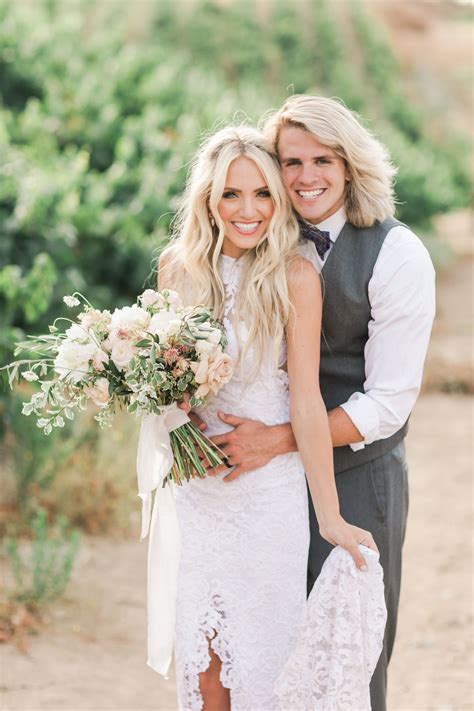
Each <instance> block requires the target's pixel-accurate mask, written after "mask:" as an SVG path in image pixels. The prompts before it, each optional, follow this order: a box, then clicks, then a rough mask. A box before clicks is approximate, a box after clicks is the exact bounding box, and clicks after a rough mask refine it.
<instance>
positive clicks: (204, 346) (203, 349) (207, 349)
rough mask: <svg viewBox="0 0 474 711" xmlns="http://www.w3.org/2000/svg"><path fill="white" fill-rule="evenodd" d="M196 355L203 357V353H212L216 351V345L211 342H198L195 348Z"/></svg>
mask: <svg viewBox="0 0 474 711" xmlns="http://www.w3.org/2000/svg"><path fill="white" fill-rule="evenodd" d="M194 348H195V350H196V353H198V354H199V355H202V354H203V353H212V352H213V351H215V350H216V344H214V343H209V341H196V345H195V346H194Z"/></svg>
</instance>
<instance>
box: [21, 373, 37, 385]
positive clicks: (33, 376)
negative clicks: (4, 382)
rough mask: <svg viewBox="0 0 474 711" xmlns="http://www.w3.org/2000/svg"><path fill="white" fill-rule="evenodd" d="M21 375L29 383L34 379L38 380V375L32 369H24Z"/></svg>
mask: <svg viewBox="0 0 474 711" xmlns="http://www.w3.org/2000/svg"><path fill="white" fill-rule="evenodd" d="M22 376H23V377H24V378H25V380H27V381H28V382H29V383H32V382H33V381H34V380H38V376H37V375H36V373H34V372H33V371H32V370H25V372H24V373H22Z"/></svg>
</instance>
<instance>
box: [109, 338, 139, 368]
mask: <svg viewBox="0 0 474 711" xmlns="http://www.w3.org/2000/svg"><path fill="white" fill-rule="evenodd" d="M134 354H135V349H134V347H133V346H132V344H131V343H130V341H116V342H115V343H114V345H113V347H112V352H111V354H110V357H111V359H112V360H113V362H114V363H115V365H116V366H117V368H118V369H119V370H124V369H125V368H127V366H128V365H129V363H130V361H131V360H132V358H133V356H134Z"/></svg>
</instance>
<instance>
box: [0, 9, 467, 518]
mask: <svg viewBox="0 0 474 711" xmlns="http://www.w3.org/2000/svg"><path fill="white" fill-rule="evenodd" d="M344 8H347V4H345V3H336V2H332V1H331V0H299V2H288V0H272V1H271V2H268V1H266V0H260V1H259V2H253V1H252V0H236V1H235V2H230V3H229V2H226V3H223V2H221V1H220V0H195V1H194V2H187V0H160V2H154V0H141V1H140V2H129V0H99V1H98V2H95V3H92V2H90V1H89V0H68V1H67V2H60V1H59V0H32V1H31V2H16V3H13V2H9V0H0V91H1V102H0V156H1V162H2V170H1V171H0V313H2V316H1V320H0V364H3V363H5V362H8V361H9V360H11V354H12V350H13V343H14V342H15V341H18V340H22V339H23V338H24V334H25V332H45V331H46V328H47V324H48V323H51V322H52V320H53V319H54V318H55V317H57V316H61V315H65V314H66V307H65V306H64V304H63V303H62V296H63V295H64V294H67V293H72V292H74V291H80V292H82V293H84V294H86V295H87V297H88V298H89V299H91V300H92V301H93V302H94V304H96V305H97V307H98V308H99V309H102V308H114V307H115V306H122V305H123V304H125V303H131V302H133V301H134V300H135V298H136V295H137V294H138V293H139V292H140V291H141V290H142V289H143V288H144V287H145V286H149V285H152V284H153V282H154V279H155V276H154V274H153V271H152V259H153V256H154V253H155V250H156V248H157V247H159V246H160V245H161V246H162V245H163V244H164V243H165V241H166V239H167V234H168V229H169V224H170V220H171V218H172V215H173V212H174V210H175V208H176V204H177V198H178V196H179V194H180V193H181V191H182V188H183V185H184V180H185V175H186V170H187V166H188V163H189V159H190V156H191V155H192V153H193V151H194V149H195V147H196V145H197V143H198V141H199V139H200V137H201V135H202V133H203V132H204V131H207V130H209V129H211V128H213V127H215V126H217V125H219V124H221V123H223V122H226V121H229V120H232V119H233V118H236V119H237V120H241V119H242V118H243V117H244V116H248V117H249V118H250V119H251V120H257V119H258V118H259V117H260V116H261V115H262V114H263V112H265V111H267V110H268V109H270V108H272V107H275V106H277V105H279V104H280V103H281V102H282V101H283V100H284V99H285V98H286V97H287V96H288V95H289V94H291V93H295V92H313V93H321V94H323V95H326V96H339V97H341V98H342V99H343V100H344V101H345V103H346V104H347V105H348V106H349V107H350V108H352V109H355V110H357V111H360V112H361V113H362V114H363V115H364V116H366V117H367V118H369V117H370V118H371V119H372V124H371V128H372V129H373V130H374V131H375V132H376V133H377V134H378V135H380V136H381V138H382V139H383V140H384V141H385V142H386V143H387V144H388V146H389V148H390V150H391V152H392V155H393V157H394V160H395V162H396V163H397V164H398V165H399V166H400V171H399V175H398V179H397V185H396V190H397V195H398V200H399V202H400V205H399V210H398V216H399V217H400V219H402V220H404V221H406V222H408V223H409V224H410V225H411V226H413V227H415V228H418V229H419V228H423V229H426V228H428V227H429V223H430V220H431V218H432V217H433V216H434V215H435V214H437V213H439V212H444V211H448V210H451V209H453V208H456V207H458V206H461V205H465V204H466V203H467V201H468V197H469V178H468V175H467V169H466V165H465V160H466V158H465V156H466V155H467V154H468V151H466V150H465V146H464V145H463V143H462V142H461V141H459V140H457V139H456V140H454V139H453V138H452V137H451V132H450V131H449V125H447V130H446V136H449V138H446V137H444V139H443V145H440V144H439V143H438V142H437V141H436V140H435V138H433V137H431V135H430V132H429V124H430V117H429V116H426V115H425V113H424V112H423V107H422V106H419V105H415V102H413V101H410V100H408V99H407V97H406V96H405V95H404V92H403V91H402V89H401V88H400V82H399V70H398V66H397V63H396V61H395V59H394V57H393V55H392V54H391V52H390V49H389V47H388V44H387V42H386V41H385V40H384V38H383V34H382V32H381V31H380V28H379V27H377V25H376V24H375V23H374V21H373V19H372V17H370V16H369V15H368V14H367V12H366V10H365V7H364V4H363V3H361V2H354V3H353V5H352V7H351V8H350V11H349V12H347V10H345V9H344ZM236 112H237V113H236ZM2 399H3V401H4V402H3V403H1V402H0V406H1V407H2V409H3V412H4V413H5V414H6V417H7V421H8V422H7V424H8V433H9V436H11V439H12V441H13V442H18V441H20V442H21V441H29V442H31V447H30V448H27V447H25V448H24V449H23V450H22V448H20V450H21V451H20V453H19V454H18V457H19V459H17V461H16V462H15V467H16V468H17V472H18V477H19V487H18V493H19V496H21V497H25V499H27V500H28V502H29V503H28V506H31V505H32V503H33V502H34V497H33V498H32V495H31V490H32V487H33V489H34V486H35V485H36V484H37V485H38V488H39V489H41V491H43V489H46V488H48V487H54V486H58V485H59V482H58V481H56V476H55V475H54V469H53V465H52V464H51V462H52V461H54V457H52V449H51V448H52V447H53V444H52V442H51V441H47V440H46V438H44V437H43V435H42V433H41V432H40V431H39V430H36V429H35V428H33V430H32V431H30V429H31V426H30V424H29V422H28V420H26V422H25V425H24V427H23V424H22V423H23V419H22V418H21V416H19V415H18V416H17V415H14V416H13V415H12V414H11V407H12V408H14V404H11V403H9V402H7V401H6V396H3V398H2ZM26 423H28V424H26ZM28 427H30V429H28ZM25 428H26V429H25ZM58 435H59V438H58V439H57V440H56V439H55V441H54V447H56V448H57V447H60V446H62V444H60V443H62V440H61V439H60V437H61V435H60V433H58ZM64 446H65V445H64ZM43 447H44V456H43V451H42V449H43ZM55 451H56V450H55ZM63 454H64V453H63ZM60 456H63V455H59V456H58V457H57V460H58V459H59V458H60ZM22 457H23V459H22ZM91 466H93V464H91ZM39 482H41V483H39ZM104 486H105V485H104ZM107 486H109V483H108V482H107ZM79 490H80V488H79V484H78V486H77V491H79ZM28 492H29V493H28ZM86 509H87V516H88V517H89V518H92V517H93V516H92V513H91V511H92V504H90V505H89V502H87V506H86V505H84V510H86ZM105 527H106V524H105V523H103V521H102V519H101V521H100V530H102V529H103V528H105Z"/></svg>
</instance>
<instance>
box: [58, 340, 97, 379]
mask: <svg viewBox="0 0 474 711" xmlns="http://www.w3.org/2000/svg"><path fill="white" fill-rule="evenodd" d="M96 350H97V346H96V345H95V344H94V343H90V342H89V343H85V344H84V343H74V342H73V341H63V342H62V343H61V345H60V346H59V348H58V353H57V356H56V358H55V359H54V370H55V372H56V373H58V375H59V377H60V378H62V379H63V380H67V381H70V382H73V383H78V382H79V381H81V380H83V379H84V378H85V377H86V375H87V373H88V371H89V363H90V361H91V359H92V357H93V356H94V353H95V352H96Z"/></svg>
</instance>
